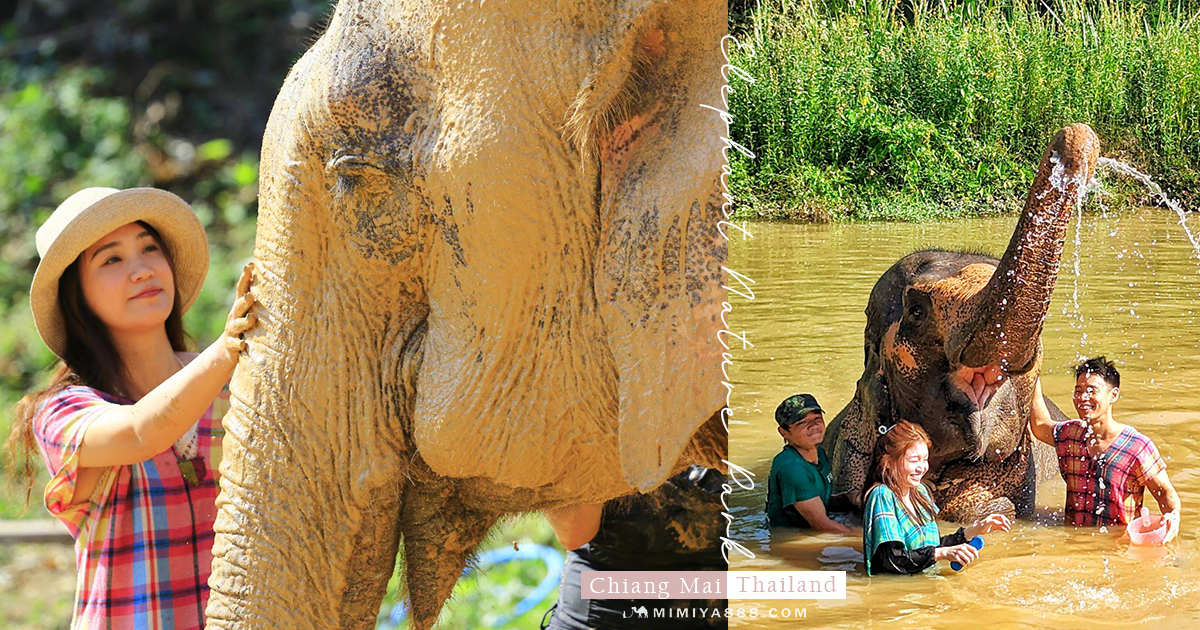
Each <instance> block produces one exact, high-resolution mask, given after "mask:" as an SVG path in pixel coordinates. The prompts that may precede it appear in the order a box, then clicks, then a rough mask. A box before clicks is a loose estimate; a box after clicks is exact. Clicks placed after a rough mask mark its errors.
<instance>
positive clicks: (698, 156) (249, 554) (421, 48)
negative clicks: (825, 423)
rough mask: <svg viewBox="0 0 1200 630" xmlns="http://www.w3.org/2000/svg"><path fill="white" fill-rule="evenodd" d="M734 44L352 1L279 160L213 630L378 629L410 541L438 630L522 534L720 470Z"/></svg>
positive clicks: (660, 7) (307, 81)
mask: <svg viewBox="0 0 1200 630" xmlns="http://www.w3.org/2000/svg"><path fill="white" fill-rule="evenodd" d="M726 20H727V15H726V5H725V3H724V2H721V1H713V0H696V1H674V2H666V1H659V0H613V1H609V2H575V1H574V0H559V1H557V2H538V3H529V2H522V1H517V0H479V1H478V2H437V1H419V0H411V1H403V0H395V1H392V2H387V1H383V0H342V1H341V2H340V3H339V4H338V6H337V8H336V10H335V12H334V14H333V16H332V18H331V20H330V22H329V25H328V27H327V30H326V32H325V33H324V34H323V35H322V36H321V37H320V39H318V40H317V41H316V42H315V43H314V45H313V46H312V48H311V49H310V50H309V51H308V52H307V53H306V54H305V55H304V56H303V58H301V59H300V60H299V61H298V62H297V64H296V65H295V67H294V68H293V69H292V71H291V73H290V74H289V76H288V78H287V80H286V82H285V84H284V86H283V88H282V90H281V92H280V94H279V97H278V99H277V101H276V103H275V107H274V110H273V111H272V113H271V118H270V121H269V122H268V126H267V130H266V134H265V137H264V139H263V149H262V167H261V178H260V180H261V183H260V210H259V218H258V233H257V241H256V245H255V251H254V257H255V260H256V261H257V269H258V272H257V273H258V275H257V276H256V280H255V282H256V283H257V284H256V286H257V289H256V292H257V293H258V301H257V307H256V308H257V309H258V319H259V322H260V323H259V326H258V328H257V329H256V330H255V331H253V332H252V333H251V334H250V335H248V339H249V349H248V351H247V354H246V355H245V356H243V358H242V360H241V363H240V365H239V367H238V368H237V370H236V372H235V374H234V377H233V381H232V385H231V390H232V392H233V401H234V402H233V406H232V409H231V412H230V414H229V415H228V416H227V417H226V420H225V425H226V430H227V435H226V439H225V457H224V461H223V462H222V465H221V474H222V479H221V497H220V498H219V499H218V507H219V516H218V519H217V524H216V530H217V531H216V541H215V544H214V552H213V553H214V562H213V575H212V579H211V580H210V585H211V587H212V595H211V599H210V602H209V605H208V609H207V613H208V623H209V627H210V628H218V627H219V628H242V629H248V628H288V629H289V630H297V629H304V628H322V629H327V628H369V627H372V626H373V625H374V622H375V618H376V615H377V613H378V610H379V604H380V600H381V599H382V597H383V594H384V591H385V588H386V584H387V582H388V579H389V577H390V576H391V574H392V572H393V567H394V561H395V559H396V553H397V548H398V545H399V544H400V540H401V538H403V552H404V565H405V567H404V568H405V574H406V575H405V577H406V583H407V590H408V593H409V595H410V597H411V604H412V608H411V610H412V617H413V620H414V627H415V628H421V629H425V628H429V627H430V626H431V625H432V624H433V622H434V621H435V619H436V618H437V616H438V613H439V611H440V610H441V607H442V604H443V602H444V601H445V599H446V598H447V597H448V596H449V594H450V592H451V589H452V588H453V586H454V583H455V581H456V579H457V577H458V576H459V575H460V574H461V570H462V567H463V566H464V564H465V562H466V561H467V559H468V555H469V554H470V552H471V550H472V549H473V548H474V547H475V546H476V545H477V544H478V543H479V542H480V540H481V539H482V538H483V536H484V535H485V534H486V533H487V531H488V530H489V528H490V527H491V525H492V524H493V523H495V522H496V520H497V519H498V517H500V516H501V515H502V514H504V513H510V512H522V511H530V510H536V509H544V508H550V507H559V506H566V505H571V504H576V503H581V502H600V501H604V500H608V499H611V498H614V497H618V496H621V495H626V494H629V493H631V492H633V491H635V490H640V491H648V490H650V489H653V488H655V487H656V486H658V485H659V484H661V483H662V482H663V481H664V480H665V479H667V478H668V477H669V476H670V475H672V474H673V473H674V472H677V471H679V470H682V469H683V468H684V467H685V466H686V465H687V464H688V463H690V462H695V463H698V464H701V465H705V466H710V467H716V468H719V469H721V470H724V469H725V465H724V464H723V463H722V459H723V456H724V451H725V437H726V435H725V431H724V429H723V428H722V422H721V416H720V414H719V411H720V409H721V408H722V406H723V398H722V395H721V391H722V390H721V388H720V380H721V379H720V363H721V356H720V351H721V347H720V345H719V338H718V335H717V332H718V331H719V330H720V329H721V328H722V325H721V320H720V316H721V304H722V302H723V301H724V300H725V296H726V291H725V290H724V289H722V288H721V277H720V274H721V266H722V264H723V263H724V261H725V259H726V246H725V241H724V239H723V238H722V237H721V234H720V232H719V229H718V221H719V220H720V219H721V218H722V214H721V196H720V173H721V165H722V164H723V158H722V154H721V149H722V144H721V136H722V132H723V125H722V122H721V118H720V117H719V116H718V115H716V114H714V113H713V112H712V110H711V109H706V108H704V107H701V105H703V104H708V105H714V104H717V103H719V102H721V99H722V93H721V89H722V87H723V85H724V80H723V79H722V74H721V65H722V63H723V60H722V53H721V48H720V43H721V39H722V36H723V35H724V34H725V32H726V28H727V27H726ZM714 521H715V522H716V521H719V515H716V514H714Z"/></svg>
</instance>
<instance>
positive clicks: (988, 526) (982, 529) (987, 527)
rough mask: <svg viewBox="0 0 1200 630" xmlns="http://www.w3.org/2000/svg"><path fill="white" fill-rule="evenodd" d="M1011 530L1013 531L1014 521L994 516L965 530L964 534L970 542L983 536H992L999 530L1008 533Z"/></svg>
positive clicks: (1000, 515)
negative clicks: (991, 534)
mask: <svg viewBox="0 0 1200 630" xmlns="http://www.w3.org/2000/svg"><path fill="white" fill-rule="evenodd" d="M1010 529H1012V521H1010V520H1008V517H1007V516H1005V515H1003V514H992V515H990V516H988V517H986V518H983V519H981V520H980V521H978V522H976V523H975V524H974V525H971V526H970V527H966V528H964V530H963V534H965V535H966V537H967V540H970V539H972V538H974V537H976V536H979V535H982V534H990V533H992V532H994V531H997V530H999V531H1002V532H1006V531H1008V530H1010Z"/></svg>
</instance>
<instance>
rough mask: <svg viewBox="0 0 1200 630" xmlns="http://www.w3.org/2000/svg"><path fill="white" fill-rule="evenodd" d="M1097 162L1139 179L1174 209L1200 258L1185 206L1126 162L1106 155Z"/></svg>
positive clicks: (1197, 257) (1159, 199)
mask: <svg viewBox="0 0 1200 630" xmlns="http://www.w3.org/2000/svg"><path fill="white" fill-rule="evenodd" d="M1096 162H1097V165H1098V166H1100V167H1101V168H1103V169H1104V170H1106V171H1112V172H1115V173H1118V174H1121V175H1124V176H1126V177H1132V178H1134V179H1136V180H1138V181H1139V182H1141V183H1142V185H1144V186H1145V187H1146V188H1147V189H1148V190H1149V191H1150V193H1151V194H1152V195H1154V197H1155V198H1156V199H1158V201H1159V202H1161V203H1162V204H1163V205H1165V206H1167V207H1168V208H1170V209H1171V210H1174V211H1175V214H1176V215H1178V216H1179V225H1180V226H1181V227H1182V228H1183V233H1184V234H1187V238H1188V241H1190V242H1191V244H1192V251H1193V252H1194V253H1195V254H1196V260H1200V241H1198V240H1196V235H1195V234H1192V231H1191V230H1190V229H1189V228H1188V225H1187V213H1186V212H1184V210H1183V206H1182V205H1181V204H1180V203H1179V202H1178V201H1175V200H1174V199H1171V198H1170V197H1168V196H1167V195H1166V193H1164V192H1163V190H1162V188H1160V187H1159V186H1158V184H1156V183H1154V180H1153V179H1150V176H1149V175H1147V174H1145V173H1143V172H1141V171H1139V170H1137V169H1136V168H1134V167H1132V166H1130V165H1128V164H1126V163H1124V162H1121V161H1118V160H1114V159H1112V158H1106V157H1102V158H1099V159H1098V160H1097V161H1096Z"/></svg>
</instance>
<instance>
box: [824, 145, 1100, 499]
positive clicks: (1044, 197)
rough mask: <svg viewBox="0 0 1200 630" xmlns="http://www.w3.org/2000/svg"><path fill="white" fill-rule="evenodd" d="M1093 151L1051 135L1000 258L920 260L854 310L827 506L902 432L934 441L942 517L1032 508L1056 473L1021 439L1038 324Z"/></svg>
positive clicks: (851, 495)
mask: <svg viewBox="0 0 1200 630" xmlns="http://www.w3.org/2000/svg"><path fill="white" fill-rule="evenodd" d="M1099 150H1100V141H1099V139H1097V137H1096V135H1095V133H1094V132H1093V131H1092V130H1091V128H1089V127H1088V126H1087V125H1084V124H1073V125H1069V126H1067V127H1065V128H1063V129H1062V130H1060V131H1059V132H1058V134H1057V135H1056V136H1055V137H1054V139H1053V140H1052V141H1051V143H1050V145H1049V147H1047V149H1046V152H1045V154H1044V156H1043V157H1042V161H1041V165H1040V167H1039V168H1038V172H1037V176H1036V177H1035V179H1034V182H1033V186H1032V188H1031V189H1030V191H1029V196H1028V197H1027V198H1026V202H1025V208H1024V211H1023V212H1022V214H1021V217H1020V218H1019V219H1018V222H1017V226H1016V229H1015V230H1014V232H1013V235H1012V239H1011V240H1010V241H1009V244H1008V248H1007V249H1006V250H1005V253H1004V255H1003V257H1001V258H1000V259H999V260H997V259H995V258H991V257H989V256H985V255H981V254H974V253H965V252H948V251H940V250H926V251H918V252H914V253H912V254H909V255H908V256H905V257H904V258H902V259H900V260H899V261H898V262H896V263H895V264H894V265H892V267H891V268H889V269H888V270H887V271H886V272H884V274H883V276H881V277H880V279H879V281H878V282H877V283H876V284H875V287H874V289H873V290H872V291H871V296H870V299H869V300H868V303H867V308H866V315H867V326H866V331H865V339H864V341H865V343H864V349H865V353H866V356H865V361H864V369H863V374H862V377H861V378H860V379H859V380H858V385H857V388H856V390H855V394H854V398H853V400H851V402H850V403H849V404H848V405H847V406H846V408H845V409H843V410H842V411H841V413H839V414H838V416H837V418H836V419H835V420H834V422H833V423H832V424H830V426H829V430H828V431H827V433H826V438H825V445H826V448H827V449H828V450H829V451H830V452H831V453H832V455H833V475H834V480H833V484H834V488H833V492H834V495H835V496H836V495H842V496H844V497H846V498H848V499H849V500H851V501H853V502H855V503H857V501H858V496H859V494H860V493H861V490H862V485H863V483H864V481H865V478H866V475H867V470H868V468H869V465H870V456H871V452H872V449H873V448H874V445H875V440H876V439H877V437H878V435H879V429H880V427H890V426H892V425H894V424H896V423H897V422H900V421H901V420H908V421H911V422H915V423H917V424H919V425H921V426H922V427H923V428H924V429H925V430H926V431H927V432H928V433H929V435H930V437H931V438H932V441H933V448H932V449H931V451H930V453H929V464H930V468H929V473H928V475H927V477H926V478H927V479H929V481H930V482H931V483H932V484H933V486H934V498H935V500H936V502H937V504H938V505H939V506H941V508H942V512H941V517H942V518H945V519H947V520H951V521H960V522H972V521H975V520H977V519H979V518H981V517H983V516H986V515H988V514H991V513H1002V514H1006V515H1009V516H1013V515H1025V514H1027V513H1028V512H1029V511H1030V510H1032V508H1033V499H1034V493H1035V491H1036V488H1037V484H1038V482H1039V481H1041V480H1044V479H1047V478H1049V477H1050V476H1051V475H1052V474H1053V473H1054V472H1055V471H1056V464H1055V462H1054V457H1053V450H1052V449H1050V448H1049V447H1047V446H1045V445H1043V444H1040V443H1037V442H1035V441H1034V440H1032V438H1031V437H1030V435H1029V432H1028V431H1027V429H1026V427H1027V426H1028V422H1029V414H1030V409H1031V404H1032V400H1033V398H1032V397H1033V395H1034V385H1035V383H1036V381H1037V377H1038V374H1039V371H1040V368H1041V362H1042V342H1041V332H1042V322H1043V320H1044V319H1045V316H1046V312H1047V309H1048V308H1049V305H1050V297H1051V294H1052V292H1053V290H1054V283H1055V280H1056V278H1057V276H1058V267H1059V261H1060V259H1061V257H1062V250H1063V242H1064V239H1065V235H1066V230H1067V225H1068V223H1069V220H1070V218H1071V216H1072V214H1073V212H1074V211H1075V210H1076V208H1077V206H1078V205H1079V204H1080V203H1081V202H1082V198H1083V196H1084V193H1085V190H1086V188H1087V185H1088V183H1089V182H1090V181H1091V178H1092V174H1093V173H1094V171H1095V166H1096V159H1097V157H1098V155H1099ZM1046 403H1047V405H1048V407H1049V408H1050V410H1051V413H1052V414H1053V415H1054V417H1055V419H1057V420H1064V419H1066V417H1065V416H1064V415H1063V414H1062V412H1061V411H1059V410H1058V408H1057V407H1055V406H1054V404H1053V403H1051V402H1050V401H1048V400H1047V401H1046ZM859 507H861V506H859Z"/></svg>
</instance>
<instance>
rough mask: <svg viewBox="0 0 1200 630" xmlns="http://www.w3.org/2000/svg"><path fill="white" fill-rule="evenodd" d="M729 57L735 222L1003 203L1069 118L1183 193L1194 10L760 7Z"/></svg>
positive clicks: (1199, 29)
mask: <svg viewBox="0 0 1200 630" xmlns="http://www.w3.org/2000/svg"><path fill="white" fill-rule="evenodd" d="M740 31H741V40H742V41H744V42H746V43H747V44H749V46H750V48H749V52H748V51H743V52H738V53H736V54H735V55H734V57H733V59H732V63H734V64H736V65H737V66H738V67H739V68H742V69H744V70H746V71H747V72H748V73H749V74H750V75H752V76H753V77H754V83H747V82H744V81H737V80H734V82H733V86H732V87H733V89H734V92H733V94H732V95H731V97H730V99H731V103H730V108H731V111H732V112H733V114H734V116H735V121H734V126H733V129H732V133H733V138H734V139H735V140H737V141H738V142H740V143H741V144H742V145H744V146H746V147H749V148H750V149H751V150H752V151H754V152H755V153H756V155H757V157H756V159H754V160H748V159H744V158H742V157H741V156H736V157H735V161H734V164H733V168H734V177H733V178H732V187H733V192H734V194H735V196H736V197H737V198H738V199H739V201H740V203H739V209H738V212H739V214H740V216H742V217H754V216H757V217H766V218H809V219H817V220H820V219H828V218H834V219H841V218H849V219H923V218H931V217H951V216H960V215H964V214H973V213H980V212H993V211H1005V210H1011V209H1014V208H1018V207H1019V206H1020V204H1021V202H1022V200H1023V198H1024V195H1025V193H1026V191H1027V187H1028V185H1029V182H1031V181H1032V178H1033V173H1034V169H1035V168H1036V166H1037V164H1038V161H1039V160H1040V158H1041V154H1042V151H1043V150H1044V149H1045V146H1046V144H1047V142H1048V141H1049V140H1050V138H1051V137H1052V136H1053V134H1054V132H1055V131H1056V130H1057V129H1058V128H1059V127H1061V126H1063V125H1065V124H1067V123H1071V122H1076V121H1083V122H1087V123H1089V124H1090V125H1092V127H1093V128H1094V129H1095V130H1096V131H1097V133H1098V134H1099V135H1100V137H1101V140H1102V143H1103V146H1104V148H1103V153H1104V154H1105V155H1109V156H1114V157H1118V158H1121V159H1125V160H1127V161H1131V162H1133V163H1135V164H1136V165H1138V166H1139V167H1140V168H1142V170H1146V171H1148V172H1151V173H1152V174H1154V175H1155V176H1157V178H1158V179H1160V180H1161V181H1163V182H1165V184H1166V188H1167V189H1168V190H1169V191H1170V192H1173V193H1174V194H1175V195H1176V196H1181V197H1183V198H1184V200H1185V203H1189V204H1190V205H1193V206H1194V205H1195V202H1196V199H1197V197H1196V195H1195V192H1194V191H1197V190H1200V186H1197V185H1198V184H1200V4H1198V3H1194V2H1193V3H1181V2H1178V1H1176V2H1171V1H1168V0H1161V1H1159V0H1150V1H1149V2H1147V3H1133V2H1129V1H1128V0H1127V1H1124V2H1121V1H1118V0H1092V1H1090V2H1083V1H1079V0H1056V1H1054V2H1052V3H1047V4H1035V3H1034V2H1033V1H1030V0H1001V1H997V2H981V1H979V0H960V1H959V2H953V3H948V2H946V1H945V0H942V1H934V2H920V0H915V1H914V2H908V1H905V2H884V1H881V0H866V1H862V0H857V1H855V0H851V1H849V2H841V1H833V0H831V1H827V2H821V1H815V0H783V1H775V2H764V3H762V4H761V5H760V6H759V7H758V9H757V10H756V11H754V12H753V13H752V14H751V15H750V17H749V19H748V21H747V22H746V23H744V24H742V25H741V29H740Z"/></svg>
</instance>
